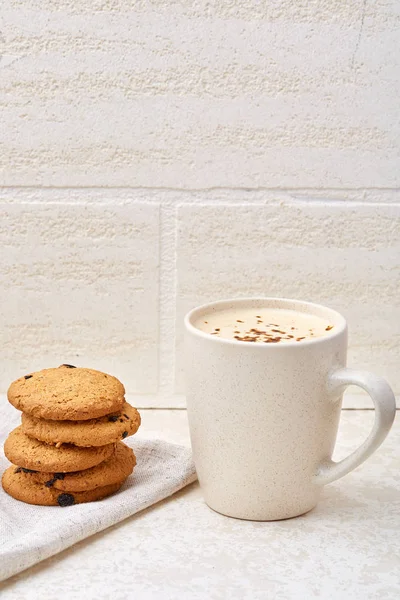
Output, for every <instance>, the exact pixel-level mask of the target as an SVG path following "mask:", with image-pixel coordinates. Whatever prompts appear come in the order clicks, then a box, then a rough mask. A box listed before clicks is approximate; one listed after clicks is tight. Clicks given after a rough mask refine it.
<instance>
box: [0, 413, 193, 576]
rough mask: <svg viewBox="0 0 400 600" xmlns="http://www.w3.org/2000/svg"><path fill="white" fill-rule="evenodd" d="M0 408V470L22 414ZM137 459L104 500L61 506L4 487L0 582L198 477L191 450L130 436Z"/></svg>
mask: <svg viewBox="0 0 400 600" xmlns="http://www.w3.org/2000/svg"><path fill="white" fill-rule="evenodd" d="M1 405H3V406H0V444H1V450H0V471H1V474H2V473H3V471H4V470H5V469H6V468H7V467H8V466H9V464H10V463H9V462H8V461H7V460H6V458H5V457H4V453H3V443H4V440H5V439H6V437H7V435H8V433H9V431H11V429H13V427H15V426H16V425H17V424H18V421H19V413H17V411H15V409H13V413H14V414H12V413H11V412H10V407H8V406H7V404H6V403H3V402H2V403H1ZM126 443H127V444H128V445H129V446H131V447H132V448H133V450H134V452H135V454H136V457H137V466H136V468H135V470H134V472H133V474H132V475H131V476H130V477H129V478H128V480H127V481H126V482H125V483H124V485H123V487H122V488H121V490H120V491H119V492H118V493H117V494H115V495H114V496H110V497H109V498H106V499H104V500H101V501H100V502H92V503H88V504H77V505H75V506H67V507H65V508H60V507H56V506H32V505H29V504H24V503H23V502H19V501H17V500H14V499H13V498H11V497H10V496H8V494H6V493H5V492H4V490H3V488H0V581H3V580H4V579H7V577H11V575H14V574H15V573H19V572H20V571H23V570H24V569H26V568H28V567H30V566H32V565H33V564H35V563H38V562H40V561H41V560H44V559H45V558H48V557H49V556H52V555H53V554H57V552H61V550H64V549H65V548H68V547H69V546H72V545H73V544H75V543H76V542H79V541H80V540H82V539H84V538H86V537H89V536H91V535H93V534H94V533H96V532H98V531H101V530H102V529H106V527H110V525H114V523H118V522H119V521H122V520H123V519H126V518H127V517H129V516H130V515H133V514H135V513H137V512H139V511H140V510H143V509H144V508H147V507H148V506H151V505H152V504H155V503H156V502H159V501H160V500H162V499H163V498H167V497H168V496H171V495H172V494H174V493H175V492H177V491H178V490H180V489H181V488H183V487H184V486H186V485H188V484H189V483H192V482H193V481H195V479H196V473H195V469H194V465H193V462H192V455H191V451H190V450H189V449H188V448H184V447H183V446H176V445H174V444H168V443H167V442H163V441H158V440H156V441H147V440H140V439H137V440H135V436H133V437H132V438H128V439H127V440H126Z"/></svg>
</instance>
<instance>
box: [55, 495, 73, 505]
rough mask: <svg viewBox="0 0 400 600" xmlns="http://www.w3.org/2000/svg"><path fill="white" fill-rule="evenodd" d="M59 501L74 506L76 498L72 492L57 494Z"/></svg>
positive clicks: (61, 503)
mask: <svg viewBox="0 0 400 600" xmlns="http://www.w3.org/2000/svg"><path fill="white" fill-rule="evenodd" d="M57 502H58V504H59V505H60V506H72V505H73V504H74V502H75V498H74V497H73V495H72V494H60V495H59V496H57Z"/></svg>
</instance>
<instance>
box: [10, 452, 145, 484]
mask: <svg viewBox="0 0 400 600" xmlns="http://www.w3.org/2000/svg"><path fill="white" fill-rule="evenodd" d="M135 465H136V457H135V455H134V453H133V451H132V450H131V449H130V448H129V447H128V446H126V445H125V444H123V443H122V442H118V444H116V447H115V451H114V453H113V454H112V455H111V456H110V458H107V460H105V461H103V462H102V463H100V464H99V465H96V466H95V467H92V468H91V469H85V470H84V471H77V472H75V473H39V472H37V473H35V472H32V471H29V473H30V476H31V479H33V480H34V481H36V482H38V483H42V484H43V485H45V486H46V487H54V488H56V489H57V490H65V491H70V492H86V491H87V490H93V489H95V488H97V487H104V486H105V485H111V484H113V483H119V482H121V481H125V479H126V478H127V477H129V475H130V474H131V473H132V471H133V469H134V467H135ZM20 468H21V467H20ZM21 470H23V469H21ZM25 471H26V469H25Z"/></svg>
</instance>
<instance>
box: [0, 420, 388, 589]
mask: <svg viewBox="0 0 400 600" xmlns="http://www.w3.org/2000/svg"><path fill="white" fill-rule="evenodd" d="M141 414H142V427H141V429H140V432H139V433H138V435H140V436H141V437H148V438H163V439H166V440H168V441H171V442H176V443H180V444H189V434H188V427H187V418H186V412H185V411H184V410H142V411H141ZM372 421H373V412H372V411H368V410H353V411H343V412H342V421H341V428H340V433H339V439H338V445H337V453H336V455H335V458H341V457H343V456H345V455H346V454H347V453H348V452H349V451H351V450H352V449H354V448H355V447H356V446H357V445H358V444H359V443H360V442H361V441H362V439H363V438H365V437H366V435H367V433H368V431H369V429H370V427H371V424H372ZM399 449H400V421H399V419H397V420H396V422H395V424H394V428H393V430H392V432H391V434H390V435H389V438H388V439H387V440H386V442H385V443H384V445H383V446H382V447H381V448H380V449H379V450H378V452H377V453H376V454H375V455H373V456H372V457H371V458H370V459H369V460H368V461H367V462H366V463H364V465H362V466H361V467H359V468H358V469H357V470H356V471H354V472H353V473H351V474H350V475H348V476H347V477H346V478H344V479H342V480H341V481H338V482H336V483H334V484H331V485H329V486H327V487H326V488H325V492H324V494H323V497H322V499H321V501H320V503H319V505H318V506H317V508H316V509H314V510H313V511H311V512H310V513H308V514H307V515H305V516H302V517H298V518H296V519H291V520H288V521H280V522H269V523H259V522H249V521H239V520H235V519H229V518H227V517H223V516H221V515H219V514H217V513H215V512H213V511H212V510H210V509H209V508H208V507H207V506H206V505H205V504H204V502H203V500H202V496H201V493H200V489H199V486H198V484H197V483H195V484H192V485H191V486H189V487H188V488H186V489H184V490H182V491H181V492H179V493H178V494H176V495H175V496H173V497H172V498H170V499H168V500H166V501H164V502H161V503H159V504H157V505H156V506H154V507H152V508H150V509H148V510H146V511H143V512H142V513H140V514H138V515H136V516H135V517H132V518H130V519H127V520H126V521H124V522H122V523H120V524H118V525H116V526H114V527H111V528H109V529H108V530H106V531H104V532H101V533H99V534H97V535H95V536H93V537H91V538H89V539H87V540H84V541H83V542H81V543H79V544H77V545H75V546H74V547H72V548H70V549H68V550H65V551H64V552H62V553H61V554H58V555H57V556H55V557H53V558H50V559H48V560H46V561H44V562H42V563H40V564H39V565H36V566H35V567H32V568H30V569H28V570H26V571H25V572H23V573H21V574H19V575H17V576H15V577H13V578H11V579H9V580H8V581H6V582H4V583H3V584H0V598H1V600H24V599H29V600H36V599H37V600H47V599H53V598H57V600H61V599H64V598H65V599H66V600H67V599H68V600H74V599H81V598H82V599H84V600H91V599H104V600H106V599H110V600H125V599H130V598H132V599H135V600H141V599H144V600H153V599H163V600H164V599H168V600H169V599H171V600H172V599H174V600H175V599H178V598H179V599H183V600H187V599H192V598H193V599H194V598H201V599H203V598H204V599H224V600H225V599H229V600H230V599H236V598H237V599H240V600H244V599H249V600H254V599H267V600H275V599H277V600H292V599H296V600H297V599H300V600H303V599H304V600H309V599H313V598H318V599H324V600H325V599H329V600H336V599H338V600H347V599H349V600H350V599H351V600H370V599H371V600H372V599H379V600H398V599H399V598H400V469H399V467H400V454H399Z"/></svg>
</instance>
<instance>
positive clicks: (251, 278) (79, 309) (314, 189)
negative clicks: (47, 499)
mask: <svg viewBox="0 0 400 600" xmlns="http://www.w3.org/2000/svg"><path fill="white" fill-rule="evenodd" d="M0 55H1V58H0V185H2V186H3V187H2V188H1V189H0V243H1V255H0V281H1V292H2V293H1V312H0V336H1V361H0V389H1V390H4V389H5V388H6V387H7V384H8V382H9V381H10V379H12V378H13V377H14V376H17V375H18V374H20V373H21V372H25V371H29V370H31V369H33V368H37V367H40V366H42V365H43V364H46V365H47V364H53V363H55V364H57V363H58V362H72V363H74V362H75V363H76V364H89V365H92V366H98V367H99V368H105V369H106V368H108V369H109V370H110V371H113V372H115V373H116V374H117V375H118V374H119V375H120V376H121V378H123V380H124V382H125V383H126V386H127V388H128V389H129V391H130V392H132V393H139V394H149V395H150V396H149V397H148V399H147V400H145V401H143V402H147V404H148V405H157V404H160V403H164V405H166V404H170V403H171V402H175V401H174V400H171V397H172V396H173V394H174V393H175V392H181V391H182V373H181V367H180V357H181V353H182V348H181V327H180V323H181V318H182V315H183V313H184V312H185V311H186V310H187V309H188V308H190V307H192V306H193V305H195V304H197V303H198V302H202V301H205V300H208V299H213V298H217V297H225V296H227V295H231V294H235V295H248V294H260V293H262V294H274V295H290V296H297V297H301V298H305V299H313V300H315V301H322V302H325V303H328V304H330V305H332V306H333V307H335V308H337V309H339V310H341V311H342V312H343V313H344V314H345V315H346V316H347V317H348V319H349V322H350V331H351V351H350V362H351V364H352V365H354V366H355V365H359V366H364V367H367V368H373V369H374V370H376V371H378V372H380V373H382V374H384V375H385V376H386V377H387V378H388V379H389V381H390V382H391V383H392V385H393V386H394V387H395V388H396V390H397V391H398V392H400V375H399V370H398V364H399V361H400V300H399V287H400V286H399V282H400V276H399V264H400V193H399V191H398V188H399V187H400V186H399V181H400V156H399V149H400V143H399V139H400V109H399V100H398V99H399V97H400V0H378V1H374V2H372V0H358V1H350V2H343V3H342V2H337V1H333V0H326V1H324V2H318V1H311V0H298V1H297V2H292V1H291V0H283V1H282V2H271V3H264V2H250V1H247V0H230V1H228V2H215V3H210V2H206V1H202V2H201V1H195V0H188V1H183V0H182V1H180V2H179V1H178V2H167V1H166V0H163V1H161V0H158V1H157V0H155V1H153V2H145V1H138V2H128V1H127V0H90V1H89V0H79V1H78V0H68V1H67V0H40V1H39V0H3V2H2V3H1V7H0ZM175 349H176V350H177V360H175ZM177 401H178V400H177Z"/></svg>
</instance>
